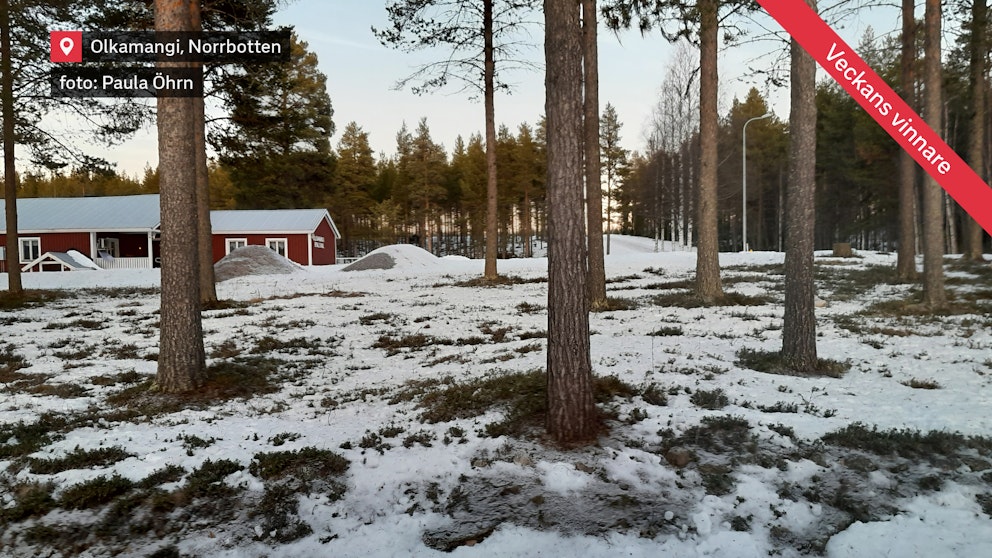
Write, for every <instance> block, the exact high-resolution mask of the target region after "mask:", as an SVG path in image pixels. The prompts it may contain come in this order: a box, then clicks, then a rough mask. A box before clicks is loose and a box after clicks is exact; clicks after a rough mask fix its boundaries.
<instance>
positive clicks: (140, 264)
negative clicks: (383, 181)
mask: <svg viewBox="0 0 992 558" xmlns="http://www.w3.org/2000/svg"><path fill="white" fill-rule="evenodd" d="M4 206H5V203H4V201H3V200H0V272H4V271H6V267H5V266H6V263H5V261H4V260H5V258H4V249H5V246H6V232H7V222H6V216H5V214H4ZM210 222H211V229H212V233H213V246H212V251H213V260H214V262H217V261H218V260H220V259H221V258H223V257H224V256H226V255H227V254H229V253H230V252H231V251H232V250H235V249H237V248H240V247H241V246H247V245H259V246H268V247H269V248H271V249H272V250H274V251H275V252H277V253H279V254H280V255H282V256H285V257H286V258H288V259H290V260H292V261H294V262H296V263H298V264H300V265H330V264H334V263H337V241H338V238H339V236H340V235H339V233H338V229H337V227H336V226H335V225H334V221H333V220H332V219H331V215H330V214H329V213H328V212H327V210H326V209H271V210H224V211H211V212H210ZM17 225H18V229H19V231H18V248H19V251H20V254H19V261H20V262H21V265H22V269H24V270H25V271H36V270H43V269H71V268H78V266H75V265H73V263H75V262H76V260H74V259H72V258H71V257H69V258H67V257H66V256H65V255H66V254H68V253H69V252H71V251H75V252H78V253H79V254H82V255H83V256H86V257H88V258H90V259H91V260H93V262H94V263H95V264H96V265H97V266H99V267H101V268H103V269H137V268H152V267H159V265H160V251H159V237H160V236H161V229H160V228H159V225H160V212H159V196H158V194H146V195H140V196H108V197H92V198H25V199H21V200H18V201H17ZM46 254H47V255H48V256H47V257H45V256H46ZM77 259H78V258H77ZM53 265H54V266H55V267H52V266H53ZM82 267H85V266H82Z"/></svg>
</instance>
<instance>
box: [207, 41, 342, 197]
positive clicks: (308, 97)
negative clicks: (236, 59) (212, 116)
mask: <svg viewBox="0 0 992 558" xmlns="http://www.w3.org/2000/svg"><path fill="white" fill-rule="evenodd" d="M218 88H219V89H220V91H221V92H222V94H223V97H224V98H225V100H226V102H227V103H228V105H229V106H230V107H231V118H230V121H229V122H228V124H227V125H226V126H225V127H223V128H221V129H219V130H217V131H215V132H214V133H212V134H211V135H210V140H211V143H212V144H213V146H214V148H215V149H216V150H217V151H218V154H219V159H220V161H221V163H223V164H224V166H225V167H226V168H227V170H228V171H229V172H230V173H231V178H232V179H233V180H234V183H235V184H236V185H237V187H238V194H237V201H238V206H239V207H240V208H244V209H267V208H280V207H285V208H308V207H319V206H320V205H321V204H323V202H324V201H325V199H326V197H327V195H328V193H329V192H328V190H327V188H328V185H330V184H331V181H332V179H333V175H334V163H335V161H334V157H333V154H332V153H331V147H330V146H331V144H330V138H331V136H332V135H333V134H334V122H333V120H332V116H333V113H334V111H333V109H332V108H331V100H330V97H329V96H328V94H327V77H326V76H325V75H324V74H323V73H322V72H321V71H320V70H319V69H318V68H317V56H316V55H315V54H313V53H312V52H310V51H309V50H308V45H307V43H305V42H303V41H300V40H299V39H298V38H297V37H296V35H295V34H294V35H293V36H292V40H291V52H290V61H289V62H286V63H269V64H262V65H259V64H256V65H253V66H246V67H245V68H243V70H242V71H241V72H240V73H234V74H231V75H227V76H224V77H222V78H221V79H220V80H219V83H218Z"/></svg>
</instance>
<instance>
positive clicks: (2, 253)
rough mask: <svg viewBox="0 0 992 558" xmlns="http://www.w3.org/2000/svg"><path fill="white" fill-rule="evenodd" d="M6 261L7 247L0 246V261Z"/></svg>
mask: <svg viewBox="0 0 992 558" xmlns="http://www.w3.org/2000/svg"><path fill="white" fill-rule="evenodd" d="M6 259H7V247H6V246H0V261H3V260H6Z"/></svg>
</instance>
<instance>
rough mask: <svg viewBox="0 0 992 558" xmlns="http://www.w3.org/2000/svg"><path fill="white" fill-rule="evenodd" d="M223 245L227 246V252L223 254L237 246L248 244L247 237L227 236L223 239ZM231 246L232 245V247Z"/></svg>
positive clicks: (228, 252) (235, 248)
mask: <svg viewBox="0 0 992 558" xmlns="http://www.w3.org/2000/svg"><path fill="white" fill-rule="evenodd" d="M224 246H226V247H227V252H225V254H230V253H231V252H233V251H235V250H237V249H238V248H241V247H244V246H248V239H247V238H228V239H227V240H225V241H224ZM231 246H234V247H233V248H232V247H231Z"/></svg>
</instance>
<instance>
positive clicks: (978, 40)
mask: <svg viewBox="0 0 992 558" xmlns="http://www.w3.org/2000/svg"><path fill="white" fill-rule="evenodd" d="M987 32H988V6H987V5H986V0H972V5H971V49H970V50H971V61H970V66H971V105H972V107H973V109H974V112H973V113H972V115H971V131H970V136H969V138H968V163H969V164H971V168H973V169H975V172H976V173H978V175H979V176H981V177H982V179H984V180H985V181H986V182H988V180H989V177H988V176H987V175H986V174H985V148H986V144H985V118H986V112H985V101H986V91H987V90H988V89H987V88H988V83H986V80H985V57H986V56H988V40H987V37H986V33H987ZM984 238H985V232H984V231H983V230H982V226H981V225H979V224H978V221H975V220H974V219H970V218H969V219H966V220H965V231H964V259H966V260H972V261H982V242H983V241H984Z"/></svg>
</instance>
